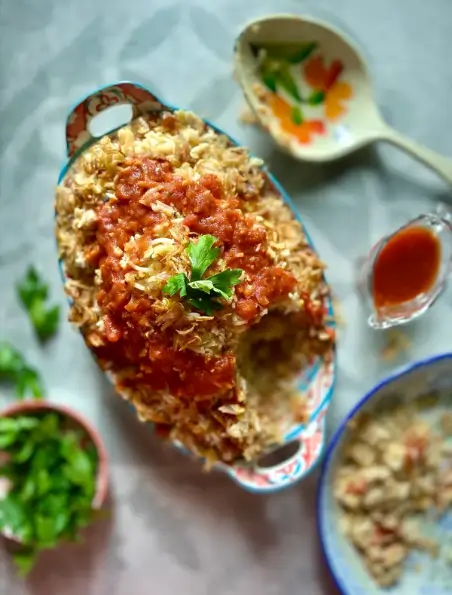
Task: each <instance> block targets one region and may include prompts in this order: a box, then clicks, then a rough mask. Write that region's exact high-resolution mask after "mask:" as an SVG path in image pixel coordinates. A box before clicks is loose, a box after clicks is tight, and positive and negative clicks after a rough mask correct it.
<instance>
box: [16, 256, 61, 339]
mask: <svg viewBox="0 0 452 595" xmlns="http://www.w3.org/2000/svg"><path fill="white" fill-rule="evenodd" d="M17 292H18V294H19V298H20V300H21V302H22V304H23V305H24V307H25V309H26V310H27V312H28V314H29V316H30V320H31V322H32V324H33V327H34V329H35V332H36V334H37V336H38V338H39V340H40V341H46V340H47V339H49V338H50V337H51V336H52V335H54V334H55V333H56V331H57V329H58V324H59V320H60V307H59V306H54V307H52V308H47V306H46V300H47V296H48V287H47V285H46V284H45V283H44V282H43V281H42V280H41V279H40V277H39V275H38V273H37V271H36V269H35V268H34V267H32V266H31V267H29V269H28V270H27V273H26V275H25V277H24V278H23V279H22V280H21V281H20V283H18V285H17Z"/></svg>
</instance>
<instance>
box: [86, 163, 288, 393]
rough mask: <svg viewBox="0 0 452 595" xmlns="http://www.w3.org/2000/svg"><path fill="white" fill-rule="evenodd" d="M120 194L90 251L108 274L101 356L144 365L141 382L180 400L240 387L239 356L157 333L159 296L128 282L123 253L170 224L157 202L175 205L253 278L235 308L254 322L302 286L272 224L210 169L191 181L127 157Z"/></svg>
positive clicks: (101, 214)
mask: <svg viewBox="0 0 452 595" xmlns="http://www.w3.org/2000/svg"><path fill="white" fill-rule="evenodd" d="M115 195H116V198H113V199H112V200H109V201H108V202H105V203H104V204H103V205H102V206H101V207H100V209H99V210H98V228H97V234H96V239H97V245H98V246H99V249H98V250H91V258H90V264H91V265H93V266H96V267H99V268H100V270H101V274H102V285H101V289H100V291H99V293H98V303H99V306H100V307H101V308H102V311H103V312H104V318H103V325H104V335H105V337H106V338H107V340H108V342H109V344H108V345H107V346H106V347H101V348H98V349H97V352H98V355H99V356H100V357H101V358H102V357H104V358H105V359H106V360H108V361H112V362H116V363H117V364H118V365H120V366H124V365H125V362H129V363H130V364H131V365H136V364H137V363H139V370H140V371H139V373H138V374H137V377H136V379H137V381H140V382H143V383H145V384H146V385H147V386H148V387H149V389H150V390H162V389H168V390H169V391H170V393H171V394H173V395H174V396H178V397H180V398H190V397H198V398H200V399H203V398H209V397H212V396H213V395H215V394H219V393H221V392H224V391H225V390H228V389H230V388H233V387H234V379H235V357H234V356H233V355H231V354H224V355H222V356H220V357H217V358H211V357H210V358H209V357H205V356H202V355H200V354H197V353H195V352H193V351H190V350H183V351H180V350H177V349H176V348H174V346H173V333H172V331H171V329H169V330H166V331H163V330H159V332H158V333H153V330H154V329H155V328H156V326H157V324H156V319H157V317H158V315H159V314H158V313H157V312H156V311H155V309H154V302H153V300H152V299H150V298H148V297H147V296H146V295H144V294H143V293H142V292H140V291H138V290H136V289H134V288H133V287H130V286H129V284H127V283H126V281H125V273H126V271H125V270H124V268H123V267H122V266H121V258H122V256H123V251H124V247H125V244H126V243H127V242H129V241H130V238H131V236H134V235H136V234H140V235H142V237H143V242H144V246H143V248H145V247H146V245H147V242H148V240H149V239H150V238H152V237H153V232H154V230H155V227H156V226H157V225H162V224H165V222H167V219H166V217H165V216H163V215H162V214H161V213H160V212H154V211H153V210H152V208H151V207H152V205H153V204H155V201H156V200H158V201H160V202H162V203H165V204H167V205H169V206H171V207H174V208H175V209H176V210H177V211H178V212H179V213H180V214H181V216H182V217H183V223H184V225H185V226H186V227H187V228H188V229H189V230H190V231H191V232H193V233H196V234H212V235H214V236H215V237H216V238H217V239H218V241H219V244H220V246H221V248H222V258H224V260H225V262H226V265H227V266H228V267H229V268H241V269H243V270H244V271H246V273H247V278H246V280H244V281H243V282H242V283H241V284H239V285H238V286H237V287H236V296H237V303H236V304H235V312H236V314H237V315H238V316H240V317H241V318H243V319H244V320H246V321H248V322H251V321H252V320H253V319H254V318H255V317H256V316H257V315H258V314H259V313H260V312H261V310H262V309H264V308H268V307H269V306H270V305H272V304H274V303H275V302H278V301H280V300H282V299H284V298H286V297H287V295H288V294H289V293H290V292H291V291H293V289H294V288H295V286H296V279H295V277H294V276H293V275H292V274H291V273H290V272H288V271H286V270H284V269H282V268H280V267H277V266H274V265H273V263H272V260H271V258H270V256H269V255H268V254H267V250H266V249H267V232H266V229H265V227H264V226H262V225H257V224H256V222H255V220H254V218H253V217H252V216H250V215H248V214H246V213H244V212H243V210H242V209H241V208H240V206H241V204H242V200H243V199H242V198H240V197H238V196H226V195H225V192H224V189H223V185H222V184H221V182H220V180H219V179H218V178H217V177H216V176H214V175H211V174H204V175H202V176H201V177H200V179H199V180H197V181H190V180H186V179H185V178H182V177H181V176H178V175H176V174H175V173H174V172H173V170H172V166H171V165H170V164H169V163H168V162H166V161H163V160H156V159H149V158H146V157H140V158H138V157H134V158H130V159H127V160H126V162H125V167H124V169H123V171H122V172H121V173H120V174H119V175H118V176H117V178H116V181H115ZM138 242H139V241H138ZM143 251H144V250H143Z"/></svg>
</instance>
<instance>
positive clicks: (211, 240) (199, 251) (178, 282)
mask: <svg viewBox="0 0 452 595" xmlns="http://www.w3.org/2000/svg"><path fill="white" fill-rule="evenodd" d="M216 241H217V238H215V237H214V236H211V235H204V236H199V238H198V241H197V243H196V244H194V243H193V242H190V243H189V244H188V246H187V254H188V258H189V259H190V263H191V274H190V278H188V277H187V275H186V274H185V273H178V274H177V275H174V276H173V277H171V278H170V279H168V281H167V283H166V284H165V285H164V287H163V289H162V291H163V293H167V294H169V295H175V294H176V293H179V295H180V297H181V298H186V301H187V303H188V304H190V305H191V306H193V307H194V308H196V309H197V310H201V311H202V312H204V313H205V314H209V315H210V314H212V313H213V312H214V311H215V310H221V308H222V305H221V303H219V302H218V301H217V300H218V298H223V299H225V300H230V299H231V297H232V294H233V287H234V286H235V285H237V284H238V283H240V278H241V276H242V273H243V271H242V269H226V270H224V271H222V272H221V273H217V274H216V275H212V276H211V277H206V278H203V275H204V273H205V272H206V271H207V269H208V268H209V267H210V266H211V265H212V264H213V262H214V261H215V260H216V259H217V258H218V256H219V254H220V249H219V248H214V244H215V242H216Z"/></svg>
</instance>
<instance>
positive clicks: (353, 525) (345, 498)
mask: <svg viewBox="0 0 452 595" xmlns="http://www.w3.org/2000/svg"><path fill="white" fill-rule="evenodd" d="M351 424H352V435H351V436H350V440H349V441H348V442H347V443H346V444H345V447H344V450H343V457H342V459H341V465H340V466H339V468H338V470H337V473H336V476H335V480H334V496H335V498H336V500H337V502H338V503H339V505H340V509H341V528H342V530H343V533H344V534H345V536H346V537H347V538H348V539H349V540H350V542H351V543H352V544H353V546H354V547H355V548H356V550H357V552H358V553H359V555H360V557H361V558H362V560H363V562H364V564H365V566H366V568H367V570H368V571H369V573H370V574H371V576H372V577H373V579H374V580H375V582H376V583H377V584H378V585H379V586H381V587H390V586H392V585H394V584H396V583H397V582H398V581H399V580H400V578H401V576H402V572H403V564H404V562H405V560H406V559H407V557H408V555H409V553H410V552H411V551H412V550H414V549H417V550H424V551H427V552H428V553H430V554H432V555H434V556H436V555H438V553H439V544H438V543H437V542H436V541H435V540H434V539H432V537H430V536H426V535H424V534H423V531H422V530H421V526H420V521H421V520H422V518H423V517H424V518H426V519H427V518H428V517H429V515H430V518H431V520H433V521H434V520H435V519H436V518H437V517H438V516H440V515H442V514H443V513H445V512H446V511H448V510H451V508H452V413H443V414H442V416H441V418H440V423H439V424H435V425H432V424H431V423H428V422H427V421H426V420H424V419H422V418H421V417H419V411H418V410H417V408H416V406H415V405H414V406H398V407H396V408H391V409H388V410H384V411H379V412H378V413H377V414H376V415H372V416H369V415H362V414H361V415H359V416H358V417H357V418H355V419H354V420H352V422H351Z"/></svg>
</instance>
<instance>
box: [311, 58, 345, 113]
mask: <svg viewBox="0 0 452 595" xmlns="http://www.w3.org/2000/svg"><path fill="white" fill-rule="evenodd" d="M343 70H344V66H343V64H342V62H341V61H340V60H334V61H333V62H332V63H331V66H330V67H329V68H327V67H326V66H325V64H324V62H323V58H322V56H315V57H314V58H312V59H311V60H309V62H308V63H307V64H306V66H305V67H304V76H305V79H306V81H307V83H308V84H309V85H310V86H311V87H312V88H313V89H315V90H316V91H318V92H320V93H323V94H324V101H325V116H326V117H327V118H328V120H337V119H338V118H339V117H340V116H342V115H343V114H344V113H345V107H344V102H346V101H347V100H348V99H350V98H351V97H352V89H351V87H350V85H349V84H348V83H344V82H340V81H338V78H339V76H340V75H341V73H342V71H343Z"/></svg>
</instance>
